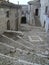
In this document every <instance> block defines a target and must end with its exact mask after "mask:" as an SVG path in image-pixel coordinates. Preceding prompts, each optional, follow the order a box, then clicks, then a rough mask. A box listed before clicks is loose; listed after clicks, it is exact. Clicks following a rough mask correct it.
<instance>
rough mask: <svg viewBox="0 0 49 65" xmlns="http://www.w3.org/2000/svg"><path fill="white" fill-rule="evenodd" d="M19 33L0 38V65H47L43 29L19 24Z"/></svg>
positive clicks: (48, 54) (48, 46)
mask: <svg viewBox="0 0 49 65" xmlns="http://www.w3.org/2000/svg"><path fill="white" fill-rule="evenodd" d="M20 31H21V33H20ZM20 31H19V33H18V34H17V33H16V32H14V33H13V32H10V31H7V32H5V33H4V34H3V35H1V36H0V65H48V63H49V43H48V42H47V34H46V33H45V32H44V29H42V28H41V27H36V26H30V25H28V24H21V26H20Z"/></svg>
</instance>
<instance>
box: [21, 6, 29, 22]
mask: <svg viewBox="0 0 49 65" xmlns="http://www.w3.org/2000/svg"><path fill="white" fill-rule="evenodd" d="M21 7H22V18H21V23H27V12H28V5H21Z"/></svg>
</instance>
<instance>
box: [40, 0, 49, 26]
mask: <svg viewBox="0 0 49 65" xmlns="http://www.w3.org/2000/svg"><path fill="white" fill-rule="evenodd" d="M40 4H41V7H40V22H41V25H42V27H43V26H44V21H45V8H46V6H48V0H40Z"/></svg>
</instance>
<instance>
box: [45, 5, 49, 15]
mask: <svg viewBox="0 0 49 65" xmlns="http://www.w3.org/2000/svg"><path fill="white" fill-rule="evenodd" d="M47 10H48V6H46V8H45V13H46V14H47Z"/></svg>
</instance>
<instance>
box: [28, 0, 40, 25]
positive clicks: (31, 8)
mask: <svg viewBox="0 0 49 65" xmlns="http://www.w3.org/2000/svg"><path fill="white" fill-rule="evenodd" d="M39 7H40V3H39V1H38V0H34V1H29V2H28V12H29V24H31V25H35V19H34V16H39Z"/></svg>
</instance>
